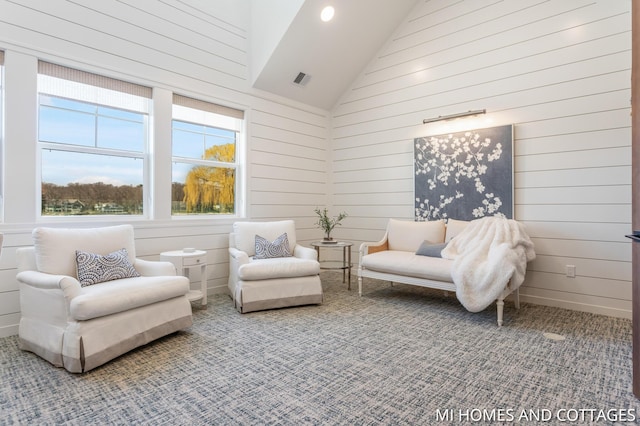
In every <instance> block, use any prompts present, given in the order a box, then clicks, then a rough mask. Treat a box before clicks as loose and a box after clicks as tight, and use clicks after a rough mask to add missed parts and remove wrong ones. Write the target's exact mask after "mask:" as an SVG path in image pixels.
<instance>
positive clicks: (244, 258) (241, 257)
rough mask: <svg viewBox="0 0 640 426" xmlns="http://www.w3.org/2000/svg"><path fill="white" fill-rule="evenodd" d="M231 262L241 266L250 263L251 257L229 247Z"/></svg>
mask: <svg viewBox="0 0 640 426" xmlns="http://www.w3.org/2000/svg"><path fill="white" fill-rule="evenodd" d="M229 260H230V261H231V262H234V263H236V264H237V266H240V265H242V264H244V263H249V255H248V254H247V253H245V252H244V251H242V250H238V249H237V248H233V247H229Z"/></svg>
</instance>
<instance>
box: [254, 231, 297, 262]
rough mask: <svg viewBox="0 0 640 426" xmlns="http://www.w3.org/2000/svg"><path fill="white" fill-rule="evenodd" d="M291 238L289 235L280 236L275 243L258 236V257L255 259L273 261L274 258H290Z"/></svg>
mask: <svg viewBox="0 0 640 426" xmlns="http://www.w3.org/2000/svg"><path fill="white" fill-rule="evenodd" d="M290 256H291V249H290V248H289V237H288V236H287V233H286V232H285V233H284V234H282V235H280V236H279V237H278V238H276V239H275V240H274V241H273V242H271V241H269V240H267V239H266V238H263V237H261V236H260V235H256V255H255V256H254V257H253V258H254V259H271V258H274V257H290Z"/></svg>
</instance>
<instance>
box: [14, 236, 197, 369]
mask: <svg viewBox="0 0 640 426" xmlns="http://www.w3.org/2000/svg"><path fill="white" fill-rule="evenodd" d="M33 239H34V246H33V247H23V248H19V249H18V250H17V257H18V274H17V279H18V281H19V282H20V310H21V319H20V325H19V329H18V330H19V331H18V334H19V345H20V348H21V349H23V350H26V351H31V352H34V353H36V354H37V355H39V356H41V357H42V358H44V359H46V360H47V361H49V362H51V363H52V364H53V365H55V366H57V367H64V368H65V369H67V370H68V371H70V372H72V373H82V372H85V371H88V370H91V369H93V368H95V367H98V366H100V365H102V364H104V363H106V362H107V361H109V360H112V359H113V358H116V357H118V356H120V355H122V354H124V353H126V352H128V351H130V350H131V349H134V348H136V347H138V346H142V345H144V344H146V343H149V342H150V341H152V340H154V339H157V338H159V337H162V336H165V335H167V334H170V333H173V332H175V331H178V330H181V329H183V328H186V327H190V326H191V324H192V315H191V304H190V303H189V300H188V299H187V297H186V294H187V292H188V291H189V280H188V279H187V278H185V277H182V276H177V275H176V270H175V267H174V266H173V265H172V264H171V263H169V262H156V261H149V260H143V259H136V252H135V241H134V235H133V227H132V226H131V225H118V226H110V227H103V228H89V229H68V228H36V229H35V230H34V231H33Z"/></svg>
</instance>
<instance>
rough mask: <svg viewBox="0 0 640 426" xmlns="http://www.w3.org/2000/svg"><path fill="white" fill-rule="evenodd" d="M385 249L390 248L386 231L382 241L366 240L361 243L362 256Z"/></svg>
mask: <svg viewBox="0 0 640 426" xmlns="http://www.w3.org/2000/svg"><path fill="white" fill-rule="evenodd" d="M384 250H389V241H388V240H387V233H386V232H385V234H384V237H382V239H381V240H380V241H376V242H364V243H362V244H360V256H364V255H367V254H371V253H375V252H378V251H384Z"/></svg>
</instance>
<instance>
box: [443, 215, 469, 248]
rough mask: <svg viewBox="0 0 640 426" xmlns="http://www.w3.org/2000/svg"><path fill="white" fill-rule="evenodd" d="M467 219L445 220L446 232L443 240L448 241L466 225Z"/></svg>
mask: <svg viewBox="0 0 640 426" xmlns="http://www.w3.org/2000/svg"><path fill="white" fill-rule="evenodd" d="M468 224H469V221H467V220H456V219H448V220H447V232H446V233H445V237H444V242H445V243H448V242H449V241H451V239H452V238H453V237H455V236H456V235H458V234H459V233H460V232H462V230H463V229H464V228H466V227H467V225H468Z"/></svg>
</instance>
